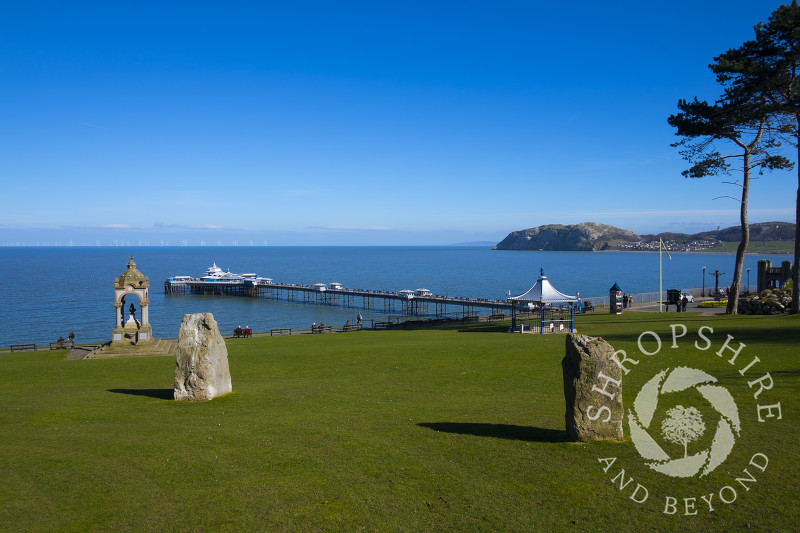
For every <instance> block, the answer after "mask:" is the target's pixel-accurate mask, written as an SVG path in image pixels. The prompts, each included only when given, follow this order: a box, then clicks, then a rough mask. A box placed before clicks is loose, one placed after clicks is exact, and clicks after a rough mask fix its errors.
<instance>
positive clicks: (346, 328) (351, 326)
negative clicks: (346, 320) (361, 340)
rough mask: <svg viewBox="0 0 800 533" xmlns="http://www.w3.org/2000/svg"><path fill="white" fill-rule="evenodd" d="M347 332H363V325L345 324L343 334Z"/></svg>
mask: <svg viewBox="0 0 800 533" xmlns="http://www.w3.org/2000/svg"><path fill="white" fill-rule="evenodd" d="M347 331H361V324H345V325H344V326H342V333H345V332H347Z"/></svg>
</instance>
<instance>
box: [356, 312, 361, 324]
mask: <svg viewBox="0 0 800 533" xmlns="http://www.w3.org/2000/svg"><path fill="white" fill-rule="evenodd" d="M361 320H362V317H361V311H359V312H358V316H357V317H356V324H358V325H359V326H360V325H361Z"/></svg>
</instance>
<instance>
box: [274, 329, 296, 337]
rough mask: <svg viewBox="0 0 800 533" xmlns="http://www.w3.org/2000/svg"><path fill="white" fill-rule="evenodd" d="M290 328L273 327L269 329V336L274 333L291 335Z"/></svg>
mask: <svg viewBox="0 0 800 533" xmlns="http://www.w3.org/2000/svg"><path fill="white" fill-rule="evenodd" d="M291 334H292V328H274V329H271V330H269V336H270V337H272V336H274V335H291Z"/></svg>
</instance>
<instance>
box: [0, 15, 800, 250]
mask: <svg viewBox="0 0 800 533" xmlns="http://www.w3.org/2000/svg"><path fill="white" fill-rule="evenodd" d="M778 5H780V2H770V1H759V0H756V1H753V0H749V1H743V0H724V1H717V0H713V1H702V0H701V1H698V0H691V1H684V0H678V1H672V2H641V1H637V2H595V1H593V2H585V1H573V2H539V1H527V2H507V1H493V2H488V1H485V2H474V1H468V0H467V1H464V0H462V1H458V2H449V1H448V2H437V1H426V2H417V1H408V0H404V1H402V2H381V1H364V2H353V1H347V0H343V1H336V2H333V1H322V2H315V1H296V2H271V1H263V2H256V1H252V2H236V1H231V2H218V1H214V2H204V1H193V2H169V1H164V2H148V1H143V2H108V1H98V2H83V1H71V2H38V1H35V0H31V1H24V2H6V3H5V5H4V7H3V10H2V16H1V17H0V180H2V190H3V194H2V197H3V206H2V210H0V244H9V243H17V242H18V243H28V244H31V243H37V242H39V243H45V242H46V243H50V244H56V243H61V244H66V243H67V242H69V241H72V242H73V243H74V244H92V245H94V244H95V243H96V242H98V241H99V242H100V243H101V244H113V242H114V241H129V242H131V244H134V243H137V242H138V241H148V242H149V243H150V245H156V244H159V243H161V242H168V243H169V244H170V245H176V244H180V243H181V242H182V241H185V242H186V243H187V244H189V245H199V244H200V243H201V241H203V242H205V244H207V245H212V244H213V245H216V244H218V243H222V244H225V245H230V244H232V243H233V242H234V241H238V243H239V245H240V246H241V245H249V244H250V243H253V244H257V245H261V244H264V242H267V243H269V244H270V245H311V244H315V245H318V244H330V245H350V244H354V245H359V244H363V245H373V244H387V245H405V244H449V243H457V242H465V241H478V240H480V241H494V242H497V241H499V240H500V239H502V238H503V237H504V236H505V235H506V234H507V233H509V232H510V231H514V230H518V229H523V228H528V227H533V226H538V225H541V224H550V223H560V224H574V223H578V222H585V221H595V222H602V223H607V224H613V225H616V226H620V227H624V228H627V229H631V230H633V231H635V232H637V233H650V232H660V231H682V232H695V231H703V230H707V229H714V228H716V227H717V226H723V227H725V226H731V225H736V224H738V204H737V203H735V202H734V201H732V200H727V199H718V200H712V199H713V198H714V197H715V196H720V195H738V190H737V189H736V188H734V187H732V186H730V185H724V184H723V183H722V181H723V180H722V179H721V178H707V179H704V180H689V179H685V178H683V177H682V176H681V174H680V172H681V170H683V169H684V168H685V167H686V163H685V162H684V161H683V160H682V159H681V158H680V156H679V154H677V152H676V150H675V149H674V148H671V147H670V143H671V142H674V141H675V140H676V138H675V136H674V132H673V130H672V128H671V127H670V126H669V125H668V124H667V117H668V116H669V115H670V114H671V113H674V112H675V111H676V103H677V100H678V99H679V98H692V97H694V96H696V95H697V96H699V97H701V98H706V99H713V98H714V97H716V96H717V95H718V94H719V92H720V91H719V87H718V86H717V84H716V82H715V80H714V77H713V74H712V73H711V72H710V70H709V69H708V64H709V63H710V62H711V61H712V60H713V57H714V56H715V55H718V54H719V53H721V52H723V51H725V50H727V49H728V48H733V47H737V46H739V45H740V44H741V43H742V42H744V41H745V40H748V39H750V38H752V36H753V25H754V24H755V23H756V22H758V21H766V19H767V18H768V17H769V14H770V13H771V12H772V11H773V10H774V9H775V8H776V7H777V6H778ZM796 188H797V178H796V173H793V172H781V173H772V174H766V175H765V176H764V177H762V178H761V179H760V180H759V181H756V182H755V183H754V184H753V190H752V195H751V203H750V214H751V217H750V218H751V222H760V221H772V220H783V221H794V209H795V206H794V199H795V191H796Z"/></svg>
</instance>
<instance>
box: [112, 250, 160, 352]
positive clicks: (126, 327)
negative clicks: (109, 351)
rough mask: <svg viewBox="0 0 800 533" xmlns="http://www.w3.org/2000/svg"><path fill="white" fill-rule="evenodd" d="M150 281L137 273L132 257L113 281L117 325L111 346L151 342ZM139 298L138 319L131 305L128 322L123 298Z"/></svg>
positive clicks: (134, 308)
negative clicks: (126, 266)
mask: <svg viewBox="0 0 800 533" xmlns="http://www.w3.org/2000/svg"><path fill="white" fill-rule="evenodd" d="M149 288H150V280H149V278H148V277H147V276H145V275H144V274H142V273H141V272H139V270H138V269H137V268H136V263H134V262H133V256H131V260H130V261H128V268H126V269H125V271H124V272H123V273H122V274H120V275H119V277H118V278H116V279H115V280H114V309H115V316H116V322H117V325H116V327H115V328H114V331H113V332H112V333H111V346H112V347H116V346H129V345H138V344H147V343H150V342H152V340H153V328H152V327H151V326H150V314H149V304H150V299H149V298H148V294H147V293H148V290H149ZM129 296H135V297H138V298H139V309H140V310H141V312H140V313H139V316H140V319H139V320H137V319H136V307H135V306H134V305H133V303H131V304H130V307H129V309H128V313H129V314H128V320H127V321H126V320H124V318H125V316H124V315H125V298H126V297H129Z"/></svg>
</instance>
